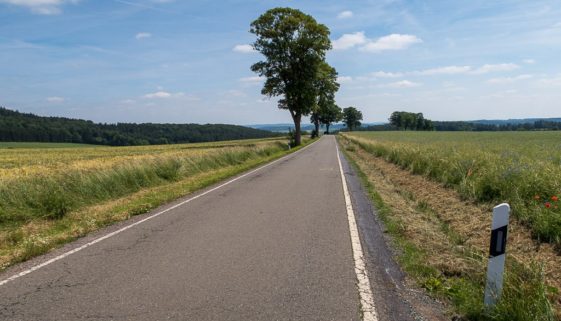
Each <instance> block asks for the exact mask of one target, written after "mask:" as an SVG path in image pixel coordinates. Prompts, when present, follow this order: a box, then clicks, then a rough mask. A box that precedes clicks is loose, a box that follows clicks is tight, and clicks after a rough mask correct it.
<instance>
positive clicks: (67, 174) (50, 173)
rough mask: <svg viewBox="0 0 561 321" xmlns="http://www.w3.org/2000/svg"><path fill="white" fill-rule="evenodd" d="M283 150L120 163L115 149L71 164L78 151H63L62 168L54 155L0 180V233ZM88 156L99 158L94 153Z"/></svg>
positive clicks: (168, 154) (272, 146)
mask: <svg viewBox="0 0 561 321" xmlns="http://www.w3.org/2000/svg"><path fill="white" fill-rule="evenodd" d="M184 147H186V146H184ZM283 149H284V144H281V143H280V142H278V141H270V142H261V143H259V144H257V145H256V144H248V145H243V144H242V145H241V146H219V147H215V146H207V147H206V149H203V150H201V149H196V150H193V149H189V148H187V149H179V148H178V147H177V146H176V147H175V148H171V149H166V150H164V151H162V150H159V147H156V148H155V149H152V150H151V149H146V148H136V149H135V148H129V150H128V152H129V156H127V157H123V156H122V154H121V153H122V150H118V148H115V149H107V150H106V154H105V157H96V158H95V159H94V160H93V161H92V160H91V159H90V160H87V159H86V160H84V159H75V158H73V157H74V156H75V155H79V151H78V150H77V149H72V150H68V151H67V156H68V157H67V158H66V159H68V161H69V162H68V163H65V162H64V161H62V160H64V159H65V158H64V152H62V153H61V152H59V154H57V155H55V158H56V159H57V160H59V161H53V162H50V163H49V161H47V160H45V161H44V163H48V164H49V165H48V166H45V165H43V164H37V165H35V166H28V167H25V166H22V167H21V168H24V169H25V171H26V172H27V174H24V175H15V174H14V172H15V173H16V174H17V173H21V172H20V170H21V168H12V169H11V173H5V175H4V176H3V177H2V176H0V227H2V226H9V225H21V224H24V223H26V222H29V221H30V220H33V219H53V220H56V219H60V218H62V217H64V216H65V215H66V214H67V213H69V212H71V211H74V210H77V209H80V208H82V207H85V206H88V205H92V204H96V203H99V202H103V201H106V200H110V199H115V198H119V197H122V196H125V195H129V194H132V193H134V192H137V191H139V190H141V189H143V188H147V187H152V186H158V185H162V184H166V183H168V182H174V181H177V180H179V179H182V178H184V177H187V176H190V175H195V174H197V173H201V172H207V171H211V170H214V169H219V168H223V167H226V166H232V165H237V164H242V163H244V162H247V161H249V160H252V159H257V158H262V157H267V156H269V155H271V154H273V153H277V152H279V151H281V150H283ZM107 151H111V153H109V152H107ZM113 151H114V152H113ZM138 151H141V152H142V153H137V152H138ZM94 153H99V151H98V148H96V151H95V152H94ZM85 154H87V152H86V153H85ZM115 154H117V155H118V156H115ZM61 155H62V156H61ZM101 155H102V154H101ZM22 157H23V158H25V156H24V155H22ZM45 168H47V170H45Z"/></svg>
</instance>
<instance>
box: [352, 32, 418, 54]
mask: <svg viewBox="0 0 561 321" xmlns="http://www.w3.org/2000/svg"><path fill="white" fill-rule="evenodd" d="M421 42H423V40H421V39H419V38H417V36H414V35H401V34H395V33H394V34H391V35H388V36H384V37H381V38H379V39H378V40H376V41H369V42H368V43H367V44H366V45H364V46H362V47H361V48H360V49H361V50H363V51H367V52H381V51H385V50H400V49H407V48H409V47H410V46H412V45H414V44H416V43H421Z"/></svg>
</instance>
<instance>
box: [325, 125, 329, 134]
mask: <svg viewBox="0 0 561 321" xmlns="http://www.w3.org/2000/svg"><path fill="white" fill-rule="evenodd" d="M325 133H326V134H327V135H329V124H325Z"/></svg>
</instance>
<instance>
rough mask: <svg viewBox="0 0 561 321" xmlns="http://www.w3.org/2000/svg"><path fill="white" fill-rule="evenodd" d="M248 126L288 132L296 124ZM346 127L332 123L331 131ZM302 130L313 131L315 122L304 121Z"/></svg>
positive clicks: (379, 123)
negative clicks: (307, 122)
mask: <svg viewBox="0 0 561 321" xmlns="http://www.w3.org/2000/svg"><path fill="white" fill-rule="evenodd" d="M381 124H384V123H382V122H376V123H363V124H362V126H374V125H381ZM247 127H251V128H255V129H261V130H268V131H271V132H276V133H287V132H288V129H289V128H290V129H292V130H293V129H294V124H289V123H285V124H257V125H247ZM343 128H345V125H344V124H332V125H331V126H329V131H337V130H341V129H343ZM301 129H302V130H305V131H312V130H313V129H314V125H313V124H305V123H302V126H301ZM321 129H323V130H325V126H322V127H321Z"/></svg>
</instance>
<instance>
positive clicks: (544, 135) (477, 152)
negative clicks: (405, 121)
mask: <svg viewBox="0 0 561 321" xmlns="http://www.w3.org/2000/svg"><path fill="white" fill-rule="evenodd" d="M347 137H349V138H350V139H351V140H352V141H354V142H355V143H357V144H359V145H360V146H361V147H363V148H364V149H366V150H368V151H369V152H371V153H373V154H375V155H376V156H380V157H383V158H385V159H386V160H388V161H390V162H392V163H395V164H398V165H399V166H401V167H402V168H407V169H409V170H411V171H412V172H413V173H415V174H421V175H425V176H427V177H430V178H431V179H434V180H436V181H439V182H442V183H444V184H446V185H447V186H450V187H453V188H455V189H456V190H457V191H458V192H459V193H460V195H462V197H464V198H466V199H470V200H474V201H477V202H481V203H493V204H495V203H497V204H498V203H500V202H508V203H509V204H510V205H511V207H512V209H513V214H514V216H515V217H517V218H518V219H519V220H520V221H521V222H523V224H525V225H527V226H528V227H529V228H530V229H531V231H532V233H533V236H534V237H535V238H537V239H538V240H540V241H541V242H550V243H553V244H555V245H557V246H561V209H560V208H559V207H560V206H561V203H560V202H559V197H561V132H484V133H476V132H357V133H352V134H348V135H347Z"/></svg>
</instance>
